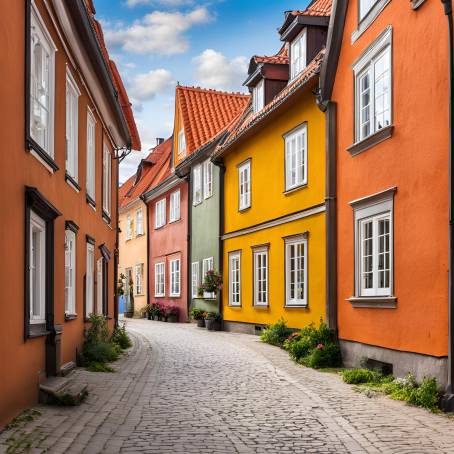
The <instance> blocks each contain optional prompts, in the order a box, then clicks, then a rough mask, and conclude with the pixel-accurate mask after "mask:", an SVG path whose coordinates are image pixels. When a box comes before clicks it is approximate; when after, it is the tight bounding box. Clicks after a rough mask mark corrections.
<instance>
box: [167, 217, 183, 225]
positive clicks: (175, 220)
mask: <svg viewBox="0 0 454 454" xmlns="http://www.w3.org/2000/svg"><path fill="white" fill-rule="evenodd" d="M178 221H181V218H178V219H174V220H173V221H169V224H175V222H178Z"/></svg>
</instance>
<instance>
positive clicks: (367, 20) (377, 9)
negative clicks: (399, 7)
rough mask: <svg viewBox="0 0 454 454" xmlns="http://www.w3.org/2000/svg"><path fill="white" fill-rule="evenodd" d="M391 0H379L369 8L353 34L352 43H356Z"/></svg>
mask: <svg viewBox="0 0 454 454" xmlns="http://www.w3.org/2000/svg"><path fill="white" fill-rule="evenodd" d="M390 1H391V0H379V1H377V3H376V4H375V5H374V6H373V7H372V8H371V9H370V10H369V12H368V13H367V14H366V15H365V16H364V17H363V18H362V19H361V21H360V22H359V24H358V28H357V29H356V30H354V31H353V33H352V35H351V44H354V43H355V42H356V41H357V40H358V39H359V38H360V37H361V36H362V35H363V33H364V32H365V31H366V30H367V29H368V28H369V27H370V26H371V25H372V23H373V22H374V21H375V19H377V17H378V16H379V15H380V14H381V12H382V11H383V10H384V9H385V7H386V6H387V5H388V3H390Z"/></svg>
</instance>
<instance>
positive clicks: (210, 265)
mask: <svg viewBox="0 0 454 454" xmlns="http://www.w3.org/2000/svg"><path fill="white" fill-rule="evenodd" d="M213 270H214V259H213V257H209V258H207V259H203V261H202V279H203V280H204V279H205V276H206V274H207V272H208V271H213ZM203 297H204V298H214V297H215V294H214V293H212V292H203Z"/></svg>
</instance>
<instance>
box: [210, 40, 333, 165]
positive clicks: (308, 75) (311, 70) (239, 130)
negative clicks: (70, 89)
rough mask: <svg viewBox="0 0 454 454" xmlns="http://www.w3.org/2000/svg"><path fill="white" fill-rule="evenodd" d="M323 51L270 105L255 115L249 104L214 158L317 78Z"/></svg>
mask: <svg viewBox="0 0 454 454" xmlns="http://www.w3.org/2000/svg"><path fill="white" fill-rule="evenodd" d="M324 55H325V49H322V50H321V51H320V52H319V53H318V55H317V56H316V57H315V58H314V59H313V60H312V61H311V62H310V63H309V64H308V65H307V67H306V69H305V70H304V71H302V72H301V74H300V75H299V76H298V77H296V78H295V79H294V80H293V81H292V82H290V83H289V84H288V85H287V86H286V87H285V88H284V89H283V90H282V91H281V92H280V93H279V94H278V95H277V96H276V97H275V98H274V99H273V100H272V101H271V102H270V103H268V104H267V105H266V106H265V107H264V108H263V109H262V110H260V111H259V112H257V113H255V114H254V113H253V112H252V105H251V102H249V104H248V106H247V107H246V109H245V111H244V115H242V117H241V118H240V119H239V121H238V122H237V123H236V124H235V125H234V126H233V127H232V129H231V132H230V134H229V136H228V137H227V139H226V140H225V141H224V143H223V144H222V145H220V146H218V147H217V149H216V151H215V153H214V156H215V157H216V156H221V155H222V154H223V153H224V152H225V151H226V149H227V148H229V147H230V146H231V145H232V144H233V143H234V142H235V141H236V140H237V139H239V138H240V137H241V136H242V135H243V134H245V133H246V132H247V131H249V130H250V129H252V128H253V127H255V126H256V125H257V124H258V123H259V122H260V121H262V120H263V119H264V118H265V117H266V116H267V115H268V114H269V113H270V112H272V111H274V110H275V109H277V108H278V107H279V106H281V105H282V104H283V103H284V102H285V101H287V99H288V98H289V97H290V96H292V95H293V94H294V93H295V92H296V91H298V90H299V89H300V88H301V87H303V86H304V85H305V84H306V83H307V82H308V81H309V80H311V79H312V78H313V77H315V76H318V74H319V72H320V68H321V65H322V61H323V57H324Z"/></svg>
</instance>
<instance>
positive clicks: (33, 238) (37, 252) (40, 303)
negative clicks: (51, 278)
mask: <svg viewBox="0 0 454 454" xmlns="http://www.w3.org/2000/svg"><path fill="white" fill-rule="evenodd" d="M29 234H30V250H29V254H30V257H29V266H30V282H29V285H30V292H29V295H30V323H45V321H46V222H45V221H44V220H43V219H41V218H40V217H39V216H38V215H37V214H36V213H35V212H33V211H31V212H30V233H29Z"/></svg>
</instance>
